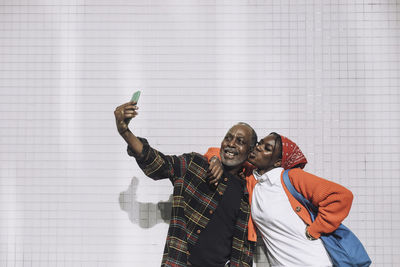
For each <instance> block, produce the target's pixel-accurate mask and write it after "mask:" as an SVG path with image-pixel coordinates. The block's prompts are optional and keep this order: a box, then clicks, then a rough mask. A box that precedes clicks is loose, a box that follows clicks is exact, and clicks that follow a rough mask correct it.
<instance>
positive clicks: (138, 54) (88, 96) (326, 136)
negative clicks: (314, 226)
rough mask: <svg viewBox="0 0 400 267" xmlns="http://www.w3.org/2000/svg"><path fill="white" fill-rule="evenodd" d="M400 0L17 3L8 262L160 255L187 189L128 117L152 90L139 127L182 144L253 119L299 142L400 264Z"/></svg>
mask: <svg viewBox="0 0 400 267" xmlns="http://www.w3.org/2000/svg"><path fill="white" fill-rule="evenodd" d="M110 3H112V4H110ZM399 12H400V7H399V3H398V2H397V1H396V0H386V1H366V0H352V1H344V0H331V1H317V0H315V1H297V0H296V1H294V0H269V1H260V0H249V1H237V0H229V1H227V0H226V1H224V0H222V1H211V0H204V1H199V0H188V1H177V0H174V1H170V0H152V1H138V0H133V1H129V0H117V1H105V0H73V1H62V0H52V1H50V0H33V1H29V0H12V1H11V0H1V1H0V68H1V70H0V103H1V104H0V122H1V123H0V137H1V140H0V266H7V267H11V266H13V267H15V266H24V267H26V266H40V267H59V266H62V267H64V266H65V267H70V266H83V267H86V266H99V267H102V266H147V267H152V266H159V264H160V259H161V254H162V250H163V246H164V240H165V236H166V231H167V228H168V225H167V223H165V220H167V219H168V212H167V211H168V207H169V206H168V205H169V204H168V198H169V196H170V194H171V186H170V184H169V182H167V181H160V182H154V181H151V180H150V179H147V178H146V177H145V176H144V175H143V173H142V172H141V171H140V170H139V169H138V166H137V165H136V163H135V162H134V161H133V160H132V159H131V158H129V157H128V156H127V155H126V153H125V149H126V147H125V145H124V142H123V140H122V139H121V138H120V137H119V136H118V134H117V131H116V129H115V126H114V118H113V111H114V109H115V107H116V106H118V105H119V104H122V103H124V102H126V101H128V100H129V99H130V96H131V94H132V93H133V92H134V91H135V90H137V89H138V88H140V89H141V90H142V96H141V99H140V116H139V117H138V118H137V119H135V120H134V121H133V122H132V126H133V127H134V131H135V132H136V133H137V134H138V135H141V136H144V137H147V138H148V139H149V141H150V143H151V144H152V145H153V146H154V147H156V148H158V149H159V150H161V151H163V152H165V153H176V154H179V153H183V152H190V151H197V152H200V153H203V152H205V151H206V149H207V147H209V146H219V143H220V140H221V139H222V136H223V135H224V134H225V132H226V130H227V129H228V128H229V127H230V126H231V125H233V124H235V123H236V122H238V121H245V122H248V123H250V124H251V125H252V126H253V127H254V128H255V129H256V131H257V133H258V134H259V136H260V137H263V136H265V135H266V134H268V133H269V132H271V131H277V132H280V133H282V134H283V135H287V136H289V137H291V138H292V139H293V140H295V141H297V143H298V144H299V145H300V147H301V148H302V150H303V151H304V152H305V154H306V155H307V157H308V159H309V162H310V163H309V165H308V167H307V170H308V171H310V172H312V173H315V174H317V175H320V176H322V177H325V178H328V179H331V180H333V181H336V182H339V183H341V184H343V185H345V186H347V187H348V188H350V189H351V190H352V191H353V193H354V194H355V201H354V204H353V208H352V211H351V213H350V216H349V217H348V218H347V219H346V221H345V224H347V225H348V226H350V227H351V228H352V229H353V230H354V232H356V234H357V235H358V236H359V237H360V239H361V240H362V241H363V243H364V244H365V246H366V248H367V250H368V252H369V253H370V255H371V258H372V259H373V261H374V266H399V265H400V252H399V251H400V241H399V240H400V208H399V206H400V194H399V192H400V179H399V171H400V164H399V162H400V138H399V137H400V112H399V111H400V105H399V104H400V90H399V85H400V82H399V81H400V66H399V62H400V61H399V60H400V49H399V44H400V27H399V25H400V24H399V14H400V13H399ZM260 257H261V258H260V259H258V260H257V261H256V262H257V266H266V265H267V264H266V263H265V258H263V256H262V255H261V256H260Z"/></svg>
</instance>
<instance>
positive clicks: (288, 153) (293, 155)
mask: <svg viewBox="0 0 400 267" xmlns="http://www.w3.org/2000/svg"><path fill="white" fill-rule="evenodd" d="M281 139H282V167H283V168H284V169H285V170H287V169H291V168H293V167H295V166H297V167H300V168H302V169H303V168H304V166H305V165H306V164H307V159H306V157H305V156H304V154H303V152H301V150H300V148H299V147H298V146H297V145H296V144H295V143H294V142H293V141H292V140H290V139H289V138H287V137H285V136H283V135H281Z"/></svg>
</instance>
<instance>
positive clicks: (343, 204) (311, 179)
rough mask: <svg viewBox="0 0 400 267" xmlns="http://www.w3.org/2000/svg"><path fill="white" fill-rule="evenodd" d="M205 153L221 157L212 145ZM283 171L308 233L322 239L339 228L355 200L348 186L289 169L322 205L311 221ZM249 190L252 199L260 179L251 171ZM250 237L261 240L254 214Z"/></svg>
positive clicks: (315, 202)
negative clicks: (294, 194)
mask: <svg viewBox="0 0 400 267" xmlns="http://www.w3.org/2000/svg"><path fill="white" fill-rule="evenodd" d="M205 156H206V157H207V158H208V159H210V158H212V157H213V156H218V157H219V149H218V148H210V149H209V150H208V151H207V153H206V154H205ZM282 175H283V172H282V174H281V183H282V185H283V188H284V190H285V193H286V195H287V197H288V200H289V202H290V204H291V206H292V208H293V211H294V212H295V213H297V215H299V216H300V218H301V219H302V220H303V221H304V222H305V223H306V224H307V225H309V228H308V232H309V233H310V234H311V235H312V236H313V237H315V238H319V237H320V236H321V234H322V233H331V232H333V231H335V230H336V229H337V228H338V227H339V225H340V224H341V223H342V221H343V220H344V219H345V218H346V217H347V215H348V214H349V212H350V208H351V204H352V202H353V194H352V193H351V191H350V190H348V189H346V188H345V187H343V186H341V185H339V184H337V183H334V182H331V181H328V180H325V179H323V178H320V177H318V176H315V175H313V174H311V173H308V172H305V171H303V170H302V169H299V168H296V169H292V170H290V171H289V178H290V181H291V183H292V185H293V186H294V188H296V190H297V191H298V192H299V193H300V194H302V195H303V196H304V197H305V198H307V199H308V200H310V201H311V202H312V203H313V205H314V206H316V207H318V216H317V217H316V218H315V221H314V222H311V218H310V215H309V214H308V211H307V209H306V208H305V207H304V206H303V205H301V204H300V203H299V202H298V201H297V200H296V199H295V198H294V197H293V196H292V194H291V193H290V192H289V191H288V189H287V188H286V186H285V184H284V182H283V176H282ZM246 183H247V190H248V192H249V202H250V205H251V199H252V196H253V189H254V187H255V185H256V184H257V180H256V179H255V178H254V176H253V175H252V174H251V175H249V176H246ZM248 239H249V240H250V241H256V240H257V234H256V229H255V226H254V223H253V221H252V219H251V217H250V219H249V223H248Z"/></svg>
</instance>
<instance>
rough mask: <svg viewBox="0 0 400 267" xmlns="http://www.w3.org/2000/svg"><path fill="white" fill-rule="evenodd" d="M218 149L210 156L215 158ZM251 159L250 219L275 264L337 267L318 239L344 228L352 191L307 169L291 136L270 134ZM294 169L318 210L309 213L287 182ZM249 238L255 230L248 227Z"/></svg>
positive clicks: (293, 179)
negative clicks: (312, 215)
mask: <svg viewBox="0 0 400 267" xmlns="http://www.w3.org/2000/svg"><path fill="white" fill-rule="evenodd" d="M215 154H216V151H212V152H211V153H209V152H208V153H207V154H206V156H207V157H208V158H211V157H212V156H213V155H215ZM248 161H249V162H250V163H251V164H253V165H254V166H255V170H253V174H252V175H250V176H248V177H246V180H247V188H248V191H249V200H250V203H251V216H252V221H253V222H254V224H255V226H256V227H257V229H258V230H259V231H260V233H261V235H262V238H263V241H264V243H265V245H266V247H267V257H268V260H269V262H270V265H271V266H332V263H331V260H330V258H329V255H328V253H327V252H326V250H325V247H324V245H323V244H322V242H321V240H320V239H319V237H320V236H321V234H324V233H331V232H333V231H334V230H336V229H337V227H339V225H340V223H341V222H342V221H343V220H344V218H346V216H347V215H348V213H349V211H350V208H351V203H352V200H353V195H352V193H351V192H350V191H349V190H348V189H346V188H344V187H343V186H341V185H338V184H336V183H333V182H330V181H328V180H325V179H322V178H319V177H317V176H315V175H312V174H310V173H307V172H305V171H303V170H302V168H304V166H305V165H306V164H307V160H306V158H305V156H304V155H303V153H302V152H301V150H300V148H299V147H298V146H297V145H296V144H295V143H294V142H292V141H291V140H289V139H288V138H286V137H284V136H281V135H279V134H277V133H271V134H269V135H268V136H266V137H265V138H263V139H262V140H261V141H260V142H258V143H257V145H256V147H255V149H254V150H253V151H252V152H251V153H250V155H249V158H248ZM286 169H291V170H290V171H289V178H290V181H291V183H292V184H293V186H294V187H295V188H296V190H297V191H298V192H300V193H301V194H302V195H303V196H304V197H305V198H307V199H309V200H310V201H311V202H312V203H313V204H314V205H315V206H316V207H318V215H317V217H316V218H315V221H314V222H312V221H311V218H310V215H309V214H308V211H307V209H306V208H305V207H303V206H302V205H301V204H300V203H299V202H298V201H297V200H296V199H295V198H294V197H293V196H292V195H291V194H290V192H289V191H288V190H287V188H286V186H285V185H284V183H283V180H282V174H283V172H284V170H286ZM248 228H249V229H248V230H249V240H252V241H254V237H255V229H254V226H253V225H252V224H251V223H249V226H248Z"/></svg>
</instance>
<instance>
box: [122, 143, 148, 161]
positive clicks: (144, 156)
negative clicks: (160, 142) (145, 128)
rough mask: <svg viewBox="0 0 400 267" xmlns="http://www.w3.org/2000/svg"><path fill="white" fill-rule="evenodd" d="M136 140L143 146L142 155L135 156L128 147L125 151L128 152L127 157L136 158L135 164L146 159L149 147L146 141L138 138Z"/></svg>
mask: <svg viewBox="0 0 400 267" xmlns="http://www.w3.org/2000/svg"><path fill="white" fill-rule="evenodd" d="M138 139H139V140H140V142H142V144H143V149H142V153H141V154H140V155H138V156H136V155H135V153H134V152H133V150H132V149H131V148H130V147H129V146H128V147H127V149H126V151H127V152H128V155H129V156H131V157H134V158H136V161H137V163H143V162H145V161H146V159H147V158H148V155H149V150H150V145H149V142H147V140H146V139H145V138H141V137H138Z"/></svg>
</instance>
